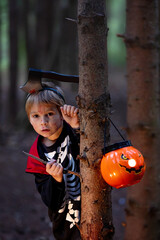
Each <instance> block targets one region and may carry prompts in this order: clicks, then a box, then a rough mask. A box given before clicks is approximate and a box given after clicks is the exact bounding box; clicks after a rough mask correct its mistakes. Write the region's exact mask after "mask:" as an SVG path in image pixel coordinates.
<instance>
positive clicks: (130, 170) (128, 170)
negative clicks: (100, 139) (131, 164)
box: [119, 164, 144, 174]
mask: <svg viewBox="0 0 160 240" xmlns="http://www.w3.org/2000/svg"><path fill="white" fill-rule="evenodd" d="M119 166H120V167H123V168H125V170H126V171H127V172H129V173H131V172H132V171H133V172H135V173H136V174H139V173H140V172H141V171H142V168H144V166H140V167H139V168H138V169H135V168H127V167H126V166H123V165H121V164H119Z"/></svg>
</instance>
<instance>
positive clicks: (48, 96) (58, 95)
mask: <svg viewBox="0 0 160 240" xmlns="http://www.w3.org/2000/svg"><path fill="white" fill-rule="evenodd" d="M42 87H43V88H44V89H42V90H40V91H38V92H35V93H32V94H30V95H29V96H28V98H27V100H26V105H25V110H26V113H27V115H28V116H29V114H30V110H31V107H32V105H33V104H34V103H36V104H39V103H45V104H55V105H57V108H58V110H59V111H60V107H61V106H63V105H64V104H65V100H64V93H63V91H62V89H61V88H60V87H58V86H56V85H55V84H54V83H53V82H45V83H42ZM45 87H46V88H52V89H53V90H51V89H45ZM54 90H55V91H54Z"/></svg>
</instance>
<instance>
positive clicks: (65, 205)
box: [26, 121, 80, 240]
mask: <svg viewBox="0 0 160 240" xmlns="http://www.w3.org/2000/svg"><path fill="white" fill-rule="evenodd" d="M41 138H42V137H41V136H38V137H37V139H36V140H35V142H34V143H33V145H32V147H31V149H30V154H33V155H35V156H37V157H40V158H43V159H44V160H46V162H47V161H50V160H51V159H55V160H56V161H57V162H58V163H61V164H62V166H63V168H64V170H71V171H74V172H79V161H78V160H76V157H77V155H78V153H79V147H78V142H77V139H76V136H75V133H74V132H73V129H72V128H71V127H70V126H69V125H68V124H67V123H66V122H65V121H64V127H63V130H62V133H61V135H60V137H59V138H58V139H57V141H56V143H54V144H53V145H52V146H50V147H46V146H44V145H43V144H42V142H41ZM26 172H27V173H32V174H34V175H35V182H36V186H37V189H38V191H39V193H40V194H41V197H42V200H43V202H44V203H45V205H46V206H47V207H48V209H49V217H50V219H51V221H52V222H53V234H54V236H55V238H56V239H57V240H72V239H73V240H78V239H80V233H79V230H78V228H77V226H76V224H79V221H80V180H79V178H78V177H77V176H75V175H73V174H69V173H64V174H63V181H62V182H61V183H59V182H57V181H56V180H54V178H52V176H51V175H49V174H48V173H47V172H46V171H45V165H44V164H43V163H41V162H39V161H37V160H35V159H33V158H31V157H28V161H27V168H26Z"/></svg>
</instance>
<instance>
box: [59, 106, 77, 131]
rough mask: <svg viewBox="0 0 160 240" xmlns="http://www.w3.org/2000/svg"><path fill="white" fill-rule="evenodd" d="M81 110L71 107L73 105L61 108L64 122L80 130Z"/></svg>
mask: <svg viewBox="0 0 160 240" xmlns="http://www.w3.org/2000/svg"><path fill="white" fill-rule="evenodd" d="M78 111H79V109H78V108H76V107H74V106H71V105H66V104H65V105H64V106H63V107H61V112H62V116H63V118H64V120H65V121H66V122H67V123H68V124H69V125H70V126H71V127H72V128H79V117H78Z"/></svg>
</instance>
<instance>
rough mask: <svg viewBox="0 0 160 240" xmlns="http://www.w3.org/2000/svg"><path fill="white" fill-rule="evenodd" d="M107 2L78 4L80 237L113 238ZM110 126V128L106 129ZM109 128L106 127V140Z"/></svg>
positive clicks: (83, 2) (95, 239)
mask: <svg viewBox="0 0 160 240" xmlns="http://www.w3.org/2000/svg"><path fill="white" fill-rule="evenodd" d="M106 35H107V26H106V14H105V1H102V0H101V1H96V0H92V1H91V0H88V1H86V0H79V1H78V38H79V39H78V40H79V74H80V83H79V95H78V97H77V100H78V105H79V108H80V126H81V127H80V133H81V139H80V142H81V143H80V169H81V175H82V182H81V191H82V205H81V208H82V215H81V226H80V230H81V236H82V239H85V240H87V239H88V240H89V239H90V240H97V239H106V240H107V239H112V234H113V226H112V210H111V187H110V186H108V185H107V184H106V183H105V182H104V181H103V179H102V177H101V173H100V167H99V165H100V160H101V157H102V148H103V146H104V125H105V124H104V122H105V118H106V117H107V116H108V113H109V104H110V98H109V93H108V85H107V84H108V82H107V50H106ZM107 127H108V126H107ZM108 136H109V128H107V140H108Z"/></svg>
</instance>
